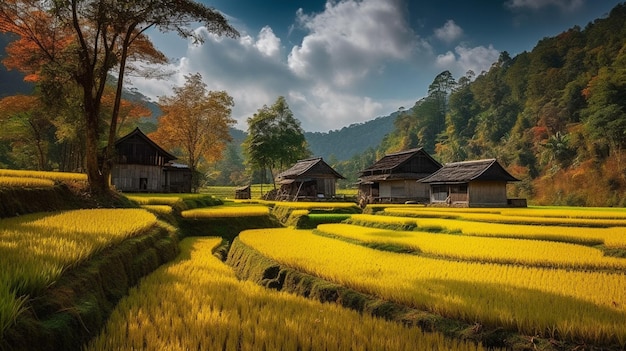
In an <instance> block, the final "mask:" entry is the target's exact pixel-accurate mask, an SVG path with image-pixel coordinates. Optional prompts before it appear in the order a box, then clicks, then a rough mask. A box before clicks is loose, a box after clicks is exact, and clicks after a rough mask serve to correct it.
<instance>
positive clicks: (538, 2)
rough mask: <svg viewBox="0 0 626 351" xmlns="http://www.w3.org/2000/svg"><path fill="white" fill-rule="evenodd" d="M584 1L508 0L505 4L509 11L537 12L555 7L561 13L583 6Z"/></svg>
mask: <svg viewBox="0 0 626 351" xmlns="http://www.w3.org/2000/svg"><path fill="white" fill-rule="evenodd" d="M584 2H585V1H584V0H509V1H507V2H506V3H505V4H506V6H507V7H508V8H510V9H525V8H528V9H531V10H539V9H542V8H544V7H548V6H556V7H558V8H560V9H561V10H563V11H574V10H576V9H578V8H579V7H581V6H582V5H583V4H584Z"/></svg>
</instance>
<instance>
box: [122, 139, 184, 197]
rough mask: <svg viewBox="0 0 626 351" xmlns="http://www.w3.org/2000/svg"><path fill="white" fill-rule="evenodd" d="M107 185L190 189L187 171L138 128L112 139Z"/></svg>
mask: <svg viewBox="0 0 626 351" xmlns="http://www.w3.org/2000/svg"><path fill="white" fill-rule="evenodd" d="M115 152H116V159H115V162H114V165H113V168H112V170H111V184H112V185H114V186H115V188H116V189H117V190H120V191H128V192H191V170H190V169H189V167H188V166H187V165H184V164H180V163H175V162H173V161H174V160H176V156H174V155H172V154H170V153H169V152H167V151H165V150H164V149H163V148H161V147H160V146H159V145H157V144H156V143H155V142H154V141H152V140H150V138H148V137H147V136H146V135H145V134H144V133H143V132H142V131H141V130H139V128H135V130H133V131H132V132H130V133H129V134H127V135H125V136H123V137H121V138H120V139H118V140H117V141H116V142H115Z"/></svg>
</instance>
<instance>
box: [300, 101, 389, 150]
mask: <svg viewBox="0 0 626 351" xmlns="http://www.w3.org/2000/svg"><path fill="white" fill-rule="evenodd" d="M397 115H398V112H394V113H392V114H390V115H389V116H384V117H378V118H376V119H373V120H371V121H367V122H364V123H355V124H351V125H349V126H347V127H343V128H341V129H337V130H331V131H329V132H325V133H321V132H315V133H313V132H306V133H304V137H305V138H306V141H307V143H308V144H309V148H310V149H311V152H312V153H313V155H315V156H322V157H323V158H324V159H326V160H329V159H333V158H334V159H335V160H338V161H345V160H349V159H350V158H352V157H353V156H355V155H358V154H360V153H362V152H363V150H367V149H369V148H376V147H378V145H379V144H380V142H381V141H382V140H383V138H384V137H385V135H387V134H388V133H390V132H391V131H392V130H393V122H394V121H395V119H396V117H397Z"/></svg>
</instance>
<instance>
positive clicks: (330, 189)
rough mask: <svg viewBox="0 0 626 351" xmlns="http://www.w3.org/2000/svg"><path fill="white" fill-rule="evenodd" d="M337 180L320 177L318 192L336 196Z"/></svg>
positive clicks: (325, 195) (326, 195)
mask: <svg viewBox="0 0 626 351" xmlns="http://www.w3.org/2000/svg"><path fill="white" fill-rule="evenodd" d="M336 184H337V180H336V179H335V178H332V179H330V178H320V179H317V192H318V193H320V194H324V197H329V198H330V197H333V196H335V194H336V193H337V192H336V188H335V186H336Z"/></svg>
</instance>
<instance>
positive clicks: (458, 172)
mask: <svg viewBox="0 0 626 351" xmlns="http://www.w3.org/2000/svg"><path fill="white" fill-rule="evenodd" d="M473 180H492V181H493V180H495V181H503V182H517V181H519V179H517V178H515V177H513V176H512V175H511V174H510V173H509V172H507V171H506V170H505V169H504V167H502V166H501V165H500V163H498V161H496V159H495V158H490V159H485V160H477V161H464V162H452V163H446V164H445V165H443V167H442V168H441V169H439V170H438V171H437V172H435V173H433V174H432V175H430V176H429V177H426V178H424V179H422V180H419V181H418V182H421V183H431V184H432V183H440V184H443V183H448V184H453V183H468V182H470V181H473Z"/></svg>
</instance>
